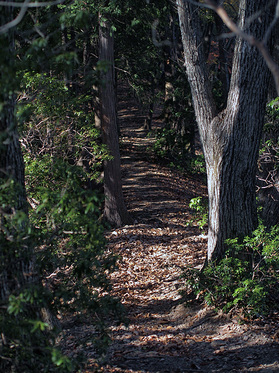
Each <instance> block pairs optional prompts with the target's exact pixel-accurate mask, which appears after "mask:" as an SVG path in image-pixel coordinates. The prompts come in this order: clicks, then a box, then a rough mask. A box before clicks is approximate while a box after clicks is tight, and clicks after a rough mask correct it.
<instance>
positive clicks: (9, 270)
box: [0, 7, 32, 300]
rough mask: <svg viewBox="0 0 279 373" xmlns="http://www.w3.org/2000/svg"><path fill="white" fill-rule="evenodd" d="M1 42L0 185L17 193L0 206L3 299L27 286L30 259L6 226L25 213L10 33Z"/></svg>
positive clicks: (4, 15)
mask: <svg viewBox="0 0 279 373" xmlns="http://www.w3.org/2000/svg"><path fill="white" fill-rule="evenodd" d="M0 11H1V16H0V22H1V24H5V23H7V22H8V21H9V20H10V19H11V18H12V9H11V8H9V7H3V8H1V9H0ZM0 43H1V48H2V55H1V58H0V65H1V68H0V85H1V92H0V104H1V110H0V183H1V185H5V184H6V185H9V184H8V183H9V182H10V181H14V182H15V187H14V190H15V192H16V198H14V195H13V193H14V191H13V190H12V189H13V187H12V184H11V189H10V196H6V195H4V196H3V198H4V200H5V202H4V203H3V204H2V203H1V205H0V238H1V245H0V246H1V247H0V257H1V268H0V299H1V300H4V299H6V298H7V296H8V295H9V294H10V292H11V291H14V290H15V289H17V288H19V287H20V286H21V285H22V284H24V283H26V281H27V277H28V276H29V274H30V273H31V269H32V260H31V259H30V258H31V256H30V255H29V249H28V248H27V249H26V247H23V245H22V247H21V249H20V250H19V248H18V247H17V245H18V243H17V242H15V243H14V244H13V245H11V242H13V240H14V237H13V234H14V232H13V228H11V227H10V226H8V225H7V224H8V223H7V222H8V220H9V217H10V216H12V215H14V214H16V213H17V212H18V211H23V212H24V213H25V214H27V212H28V211H27V202H26V194H25V185H24V162H23V157H22V153H21V148H20V143H19V138H18V133H17V127H16V119H15V96H14V94H13V88H14V82H13V78H12V77H11V75H8V73H9V72H10V74H11V71H12V69H14V37H13V32H12V30H9V31H8V32H7V33H6V34H4V35H1V36H0ZM8 79H9V80H8ZM1 193H2V194H3V193H5V194H6V193H7V192H6V189H5V188H4V189H3V190H1ZM9 197H10V198H9ZM1 202H2V198H1Z"/></svg>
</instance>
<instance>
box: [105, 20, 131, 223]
mask: <svg viewBox="0 0 279 373" xmlns="http://www.w3.org/2000/svg"><path fill="white" fill-rule="evenodd" d="M101 23H102V24H101V25H100V40H99V42H100V51H99V60H100V61H102V62H104V63H106V64H107V65H105V66H104V68H105V69H106V71H105V72H104V73H103V74H102V82H101V87H100V103H101V110H100V111H101V129H102V136H103V142H104V144H106V145H107V147H108V149H109V152H110V155H112V157H113V159H112V160H110V161H105V163H104V192H105V208H104V218H105V219H106V220H107V221H108V222H109V223H110V224H111V225H113V226H117V227H120V226H121V225H123V224H129V223H130V222H131V219H130V217H129V214H128V212H127V208H126V205H125V202H124V197H123V192H122V183H121V168H120V152H119V139H118V130H117V113H116V97H115V89H114V83H115V82H114V39H113V34H112V30H111V28H110V25H109V22H108V21H107V20H102V21H101Z"/></svg>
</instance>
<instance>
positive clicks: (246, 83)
mask: <svg viewBox="0 0 279 373" xmlns="http://www.w3.org/2000/svg"><path fill="white" fill-rule="evenodd" d="M177 6H178V13H179V19H180V28H181V33H182V41H183V47H184V54H185V65H186V72H187V76H188V80H189V83H190V86H191V91H192V97H193V102H194V108H195V114H196V119H197V123H198V127H199V132H200V136H201V141H202V145H203V151H204V155H205V161H206V167H207V182H208V196H209V232H208V255H207V259H208V260H209V261H210V260H214V259H219V258H221V257H222V256H223V255H224V252H225V249H226V245H225V240H226V239H227V238H234V237H240V238H243V237H244V236H245V235H248V234H250V233H251V232H252V230H253V229H254V228H255V227H256V224H257V210H256V192H255V175H256V168H257V158H258V151H259V144H260V139H261V134H262V127H263V121H264V113H265V104H266V95H267V87H268V84H267V82H268V79H269V75H270V74H269V71H268V68H267V66H266V64H265V62H264V60H263V58H262V56H261V55H260V54H259V52H258V50H257V49H256V48H255V47H252V46H251V45H249V44H248V43H247V42H246V41H244V40H241V39H237V41H236V47H235V52H234V61H233V71H232V79H231V85H230V90H229V93H228V100H227V107H226V109H225V110H224V111H222V112H221V113H216V109H215V105H214V101H213V98H212V90H211V86H210V83H209V79H208V75H207V68H206V60H205V57H204V54H203V51H202V43H201V38H200V28H199V14H198V13H199V9H198V7H196V6H194V5H192V4H190V3H188V2H187V1H183V0H177ZM264 7H265V1H263V0H261V1H257V2H254V1H250V0H242V1H241V4H240V14H239V16H240V23H241V25H240V26H243V24H244V22H245V20H247V19H248V17H250V16H251V15H253V14H255V13H256V12H257V11H258V10H260V9H263V8H264ZM271 17H272V14H271V12H270V14H268V13H263V14H262V15H261V18H260V19H256V20H254V21H253V22H252V23H251V24H250V26H249V29H250V30H249V31H250V32H251V33H252V34H253V35H255V36H256V37H257V38H258V39H262V37H263V36H264V32H265V30H266V29H267V27H268V25H269V22H270V20H271Z"/></svg>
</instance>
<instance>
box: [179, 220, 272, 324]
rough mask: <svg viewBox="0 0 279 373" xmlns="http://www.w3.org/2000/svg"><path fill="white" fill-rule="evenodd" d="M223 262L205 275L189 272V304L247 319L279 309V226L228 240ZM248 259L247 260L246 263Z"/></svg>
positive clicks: (203, 273)
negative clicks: (240, 314) (237, 314)
mask: <svg viewBox="0 0 279 373" xmlns="http://www.w3.org/2000/svg"><path fill="white" fill-rule="evenodd" d="M227 245H228V250H227V252H226V255H225V257H224V258H223V259H222V260H220V261H219V262H211V263H209V264H208V266H207V267H205V268H204V270H203V271H199V270H196V269H193V268H187V269H186V270H185V272H184V274H183V277H184V278H185V280H186V284H187V290H186V293H187V295H185V294H184V295H185V296H186V299H187V302H190V303H191V302H201V303H206V304H208V305H210V306H214V307H216V308H217V309H222V310H223V311H224V312H232V311H236V312H242V313H243V314H244V315H245V316H246V317H249V318H253V317H259V316H266V315H269V314H271V313H272V312H274V311H278V309H279V226H278V225H277V226H274V227H272V229H271V230H270V231H266V229H265V227H264V226H263V224H260V225H259V227H258V228H257V229H256V230H255V231H254V232H253V234H252V236H251V237H246V238H245V239H244V240H243V242H242V243H239V241H238V239H237V238H236V239H231V240H227ZM243 258H246V259H243Z"/></svg>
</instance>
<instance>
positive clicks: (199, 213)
mask: <svg viewBox="0 0 279 373" xmlns="http://www.w3.org/2000/svg"><path fill="white" fill-rule="evenodd" d="M189 207H190V208H191V209H192V210H193V217H192V219H190V221H189V222H188V223H187V224H188V225H193V223H197V225H198V227H199V228H200V229H201V230H204V229H205V228H206V227H207V224H208V201H207V200H206V199H205V198H203V197H195V198H192V199H191V200H190V203H189Z"/></svg>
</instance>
